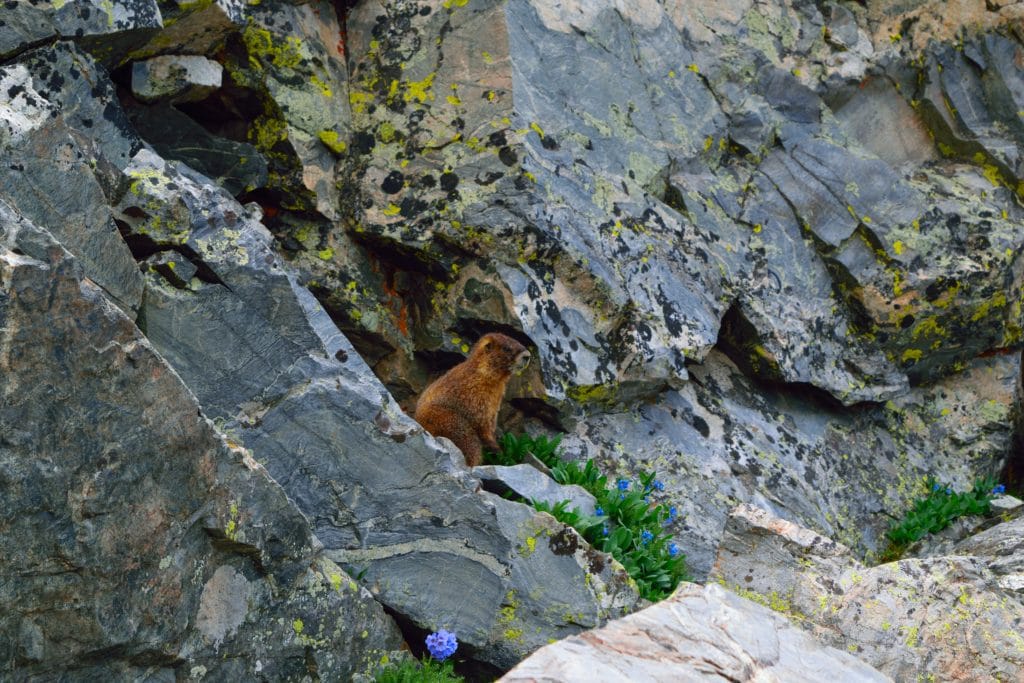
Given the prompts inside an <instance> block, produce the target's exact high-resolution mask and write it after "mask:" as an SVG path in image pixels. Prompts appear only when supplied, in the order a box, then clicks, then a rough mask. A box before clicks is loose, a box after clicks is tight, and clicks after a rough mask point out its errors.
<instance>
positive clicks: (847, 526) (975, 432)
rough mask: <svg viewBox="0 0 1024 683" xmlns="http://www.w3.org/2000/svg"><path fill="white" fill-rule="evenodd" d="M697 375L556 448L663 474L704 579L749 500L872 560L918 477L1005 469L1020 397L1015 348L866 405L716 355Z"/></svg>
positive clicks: (692, 561)
mask: <svg viewBox="0 0 1024 683" xmlns="http://www.w3.org/2000/svg"><path fill="white" fill-rule="evenodd" d="M690 372H691V377H692V381H691V382H689V383H688V384H687V385H686V386H684V387H683V388H681V389H679V390H678V391H671V392H667V393H666V394H664V395H663V396H662V397H660V398H659V399H658V400H657V401H651V402H648V403H646V404H641V405H636V406H630V407H625V406H622V407H619V408H617V409H613V410H606V411H604V412H602V413H601V414H594V415H590V416H589V417H588V418H587V419H586V420H584V421H581V422H580V423H579V425H577V427H576V428H575V430H574V431H573V432H572V433H571V434H569V435H568V436H566V438H565V439H563V441H562V444H563V447H564V451H565V453H566V456H567V457H571V458H578V459H584V458H595V459H597V460H598V461H599V462H600V463H601V464H602V465H603V466H604V468H605V470H606V471H609V472H615V473H616V474H618V475H619V476H623V477H627V478H629V477H632V476H634V475H635V474H636V473H637V472H638V471H642V470H657V472H658V477H659V479H661V480H662V481H663V482H664V483H665V491H664V493H663V494H661V495H662V496H663V500H664V502H667V503H668V504H670V505H674V506H676V507H677V508H678V510H679V516H678V518H677V520H676V522H674V523H673V526H672V529H673V531H674V533H675V534H676V535H677V536H678V537H679V539H681V540H680V545H681V546H682V547H683V548H684V549H685V550H686V553H687V560H688V562H689V565H690V567H691V570H692V572H693V575H694V576H696V577H700V578H703V577H705V576H706V575H707V572H708V570H710V568H711V565H712V563H713V561H714V558H715V554H716V552H717V548H718V544H719V540H720V539H721V535H722V531H723V529H724V527H725V523H726V519H727V517H728V515H729V511H730V509H731V508H732V507H734V506H735V505H736V504H737V503H741V502H743V503H750V504H753V505H757V506H759V507H762V508H765V509H767V510H770V511H771V512H772V513H773V514H776V515H778V516H780V517H782V518H784V519H788V520H790V521H792V522H796V523H799V524H800V525H801V526H805V527H808V528H812V529H815V530H817V531H818V532H819V533H822V534H824V535H825V536H828V537H831V538H835V539H837V540H840V541H842V542H843V543H844V544H846V545H847V546H848V547H850V548H851V549H853V550H854V551H855V552H856V553H857V554H858V555H860V556H861V557H867V558H871V557H873V556H877V555H878V554H879V553H880V552H881V551H882V550H883V549H884V547H885V544H886V541H885V531H886V530H887V528H888V525H889V521H890V520H891V519H892V518H894V517H897V516H899V515H900V514H902V513H903V511H904V510H905V509H907V507H908V506H909V505H910V503H911V501H912V500H913V499H914V498H916V497H918V496H919V495H920V494H921V486H922V484H921V481H922V479H923V478H924V477H926V476H929V475H931V476H934V477H935V478H937V479H940V480H942V481H944V482H948V483H950V484H953V485H955V486H957V487H958V488H961V489H967V488H970V486H971V485H972V484H973V482H974V480H975V478H976V477H978V476H990V475H995V474H996V473H997V472H998V471H999V469H1000V468H1001V467H1002V466H1003V464H1005V462H1006V458H1007V454H1008V453H1009V452H1010V450H1011V445H1012V443H1013V438H1014V429H1013V416H1014V415H1015V414H1016V413H1017V411H1018V410H1019V408H1018V406H1019V405H1020V400H1021V399H1020V395H1019V387H1018V386H1017V378H1018V376H1019V375H1020V358H1019V355H1018V354H1013V355H997V356H991V357H988V358H980V359H977V360H975V361H973V362H972V363H971V364H970V365H969V366H968V368H967V369H965V370H964V372H962V373H961V374H959V375H956V376H954V377H950V378H948V379H945V380H943V381H941V382H938V383H936V384H934V385H932V386H929V387H919V388H916V389H913V390H911V391H909V392H908V393H907V394H906V395H904V396H902V397H900V398H897V399H894V400H891V401H888V402H887V403H886V404H885V405H884V406H862V407H861V408H859V409H858V410H842V409H840V408H839V407H837V406H836V404H835V403H829V402H828V401H826V400H823V399H822V397H821V396H820V395H819V394H817V393H815V392H808V391H805V392H800V391H793V390H787V389H786V388H783V387H776V388H774V389H768V388H766V387H764V386H763V385H758V384H756V383H754V382H752V381H751V380H750V378H749V377H747V376H745V375H744V374H743V373H742V372H741V371H740V370H739V368H738V367H737V366H736V365H735V364H734V363H732V362H731V361H730V360H729V359H728V358H727V357H725V356H724V355H723V354H721V353H719V352H717V351H714V352H712V353H710V354H708V356H707V358H706V359H705V361H704V363H703V364H702V365H700V366H693V367H691V369H690Z"/></svg>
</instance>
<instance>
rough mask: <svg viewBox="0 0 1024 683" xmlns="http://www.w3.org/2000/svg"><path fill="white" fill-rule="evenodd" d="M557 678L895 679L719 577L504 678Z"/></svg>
mask: <svg viewBox="0 0 1024 683" xmlns="http://www.w3.org/2000/svg"><path fill="white" fill-rule="evenodd" d="M499 680H500V681H501V683H533V682H536V683H542V682H544V683H546V682H550V683H554V682H555V681H584V680H585V681H594V682H595V683H613V682H615V681H650V682H652V683H655V682H657V683H669V682H670V681H671V682H675V681H679V682H682V681H686V682H689V681H723V682H724V681H766V682H769V681H770V682H772V683H784V682H785V683H797V682H806V683H811V682H812V681H825V680H833V681H851V683H852V682H854V681H856V682H857V683H868V681H890V680H892V679H890V678H889V677H888V676H885V675H883V674H881V673H879V672H878V671H876V670H875V669H872V668H871V667H870V666H868V665H866V664H864V663H863V662H861V661H859V660H858V659H857V658H856V657H854V656H853V655H851V654H849V653H846V652H841V651H839V650H837V649H834V648H831V647H826V646H822V645H820V644H818V643H816V642H815V641H814V639H813V638H811V637H810V636H809V635H807V634H806V633H804V632H802V631H801V630H800V629H798V628H796V627H795V626H793V625H791V624H789V623H787V622H786V620H785V619H783V618H782V617H780V616H779V615H777V614H774V613H773V612H771V611H770V610H768V609H766V608H764V607H761V606H760V605H756V604H754V603H753V602H750V601H749V600H744V599H743V598H740V597H738V596H736V595H734V594H732V593H730V592H728V591H725V590H723V589H722V588H721V587H719V586H716V585H714V584H710V585H707V586H698V585H696V584H689V583H684V584H682V585H680V587H679V588H678V589H677V590H676V592H675V594H674V595H673V596H672V597H670V598H668V599H666V600H664V601H662V602H660V603H658V604H657V605H654V606H652V607H648V608H647V609H644V610H641V611H639V612H637V613H636V614H631V615H629V616H628V617H624V618H622V619H618V620H616V621H614V622H612V623H610V624H608V625H607V626H604V627H602V628H599V629H595V630H593V631H588V632H587V633H585V634H583V635H579V636H573V637H571V638H566V639H565V640H563V641H561V642H558V643H555V644H553V645H548V646H547V647H545V648H543V649H541V650H539V651H538V652H536V653H534V654H533V655H532V656H531V657H529V658H528V659H527V660H526V661H524V662H523V663H521V664H520V665H519V666H517V667H516V668H514V669H512V671H510V672H508V673H507V674H506V675H505V676H503V677H502V678H501V679H499Z"/></svg>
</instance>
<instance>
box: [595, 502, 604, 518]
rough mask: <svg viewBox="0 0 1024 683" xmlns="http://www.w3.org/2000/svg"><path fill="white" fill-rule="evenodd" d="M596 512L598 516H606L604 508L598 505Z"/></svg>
mask: <svg viewBox="0 0 1024 683" xmlns="http://www.w3.org/2000/svg"><path fill="white" fill-rule="evenodd" d="M594 514H595V515H597V516H598V517H604V508H603V507H601V506H600V505H598V506H597V507H596V508H594Z"/></svg>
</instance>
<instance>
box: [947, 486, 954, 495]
mask: <svg viewBox="0 0 1024 683" xmlns="http://www.w3.org/2000/svg"><path fill="white" fill-rule="evenodd" d="M952 493H953V489H952V488H950V487H948V486H947V487H946V495H951V494H952Z"/></svg>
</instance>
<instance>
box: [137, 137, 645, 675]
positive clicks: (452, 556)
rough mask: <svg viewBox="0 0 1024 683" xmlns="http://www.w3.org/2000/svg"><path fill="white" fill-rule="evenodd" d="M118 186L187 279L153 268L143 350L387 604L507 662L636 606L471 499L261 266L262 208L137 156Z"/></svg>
mask: <svg viewBox="0 0 1024 683" xmlns="http://www.w3.org/2000/svg"><path fill="white" fill-rule="evenodd" d="M126 173H127V174H128V176H129V177H130V178H135V179H136V180H135V181H133V190H132V191H130V192H129V193H127V194H126V195H125V197H124V198H123V200H122V202H121V203H120V205H119V206H118V207H117V211H118V215H119V216H121V217H122V219H123V220H124V221H125V222H126V223H128V224H129V225H131V229H132V230H133V231H135V232H136V233H138V234H139V235H145V236H146V237H147V239H149V240H152V242H153V243H154V244H155V245H157V246H158V247H159V248H162V249H164V250H167V251H172V252H173V253H174V254H176V258H178V259H181V260H187V261H189V262H191V263H192V264H193V265H194V266H196V274H195V275H194V276H193V277H191V278H190V279H189V280H188V281H187V282H186V281H185V280H184V278H178V277H173V276H168V273H167V270H166V269H161V268H154V269H152V270H150V272H149V275H148V277H147V284H148V287H147V292H146V297H145V301H144V304H143V307H142V310H141V311H140V325H141V326H142V328H143V330H144V331H145V333H146V335H147V337H148V338H149V339H150V341H152V343H153V344H154V345H155V346H156V348H157V349H159V350H160V353H161V354H162V355H163V356H164V357H165V358H167V360H168V362H170V363H171V365H172V366H173V367H174V368H175V369H176V370H177V372H178V373H179V374H180V375H181V377H182V379H183V380H184V382H185V383H186V384H187V385H188V386H189V387H190V388H191V389H192V390H193V391H194V392H195V393H196V396H197V398H198V399H199V402H200V404H201V405H202V406H203V409H204V411H205V412H206V413H207V414H208V415H209V416H210V417H211V418H213V419H214V420H217V421H221V422H222V424H223V425H224V429H225V430H226V432H227V433H228V434H231V435H232V436H233V437H234V438H236V439H238V440H239V441H240V442H242V443H244V444H245V445H246V447H248V448H250V449H252V452H253V455H254V457H255V458H256V459H257V460H258V461H259V462H261V463H263V464H264V465H265V466H266V467H267V470H268V471H269V473H270V474H271V476H272V477H273V478H274V479H275V480H276V481H278V482H279V483H280V484H281V486H282V487H283V488H284V490H285V491H286V492H287V493H288V495H289V496H290V497H291V499H292V500H294V501H295V503H296V504H297V505H298V507H299V508H300V509H301V510H302V511H303V512H304V513H305V514H306V515H308V516H309V518H310V520H311V521H312V524H313V528H314V531H315V533H316V535H317V537H318V538H319V539H320V541H322V542H323V544H324V546H325V548H326V551H325V552H326V555H327V556H328V557H330V558H331V559H333V560H335V561H336V562H339V563H341V564H342V565H343V566H345V567H346V568H349V569H350V570H352V572H353V573H357V574H358V575H359V576H361V577H362V579H363V581H364V582H365V584H366V585H367V586H369V587H370V589H371V590H372V591H373V593H374V595H375V596H376V597H377V598H378V599H379V600H381V601H382V602H383V603H384V604H385V605H387V606H388V608H389V609H391V610H393V612H395V613H397V614H399V615H400V616H401V617H402V618H403V619H404V620H408V621H410V622H412V623H413V624H414V625H415V626H416V627H418V628H420V629H425V630H434V629H436V628H439V627H444V628H447V629H448V630H450V631H454V632H456V633H457V634H458V636H459V639H460V641H461V642H463V643H465V644H466V646H467V648H472V650H471V652H473V656H474V657H475V658H477V659H478V660H479V661H483V662H487V663H489V664H492V665H494V666H497V667H508V666H511V665H512V664H514V663H515V662H517V661H518V660H519V659H521V658H522V657H523V656H524V655H525V654H527V653H529V652H531V651H532V650H534V649H536V648H537V647H539V646H540V645H542V644H544V643H545V642H547V640H548V639H550V638H558V637H562V636H565V635H569V634H571V633H575V632H578V631H579V630H581V629H582V628H587V627H591V626H596V625H598V624H600V623H602V622H603V621H605V620H606V619H608V618H612V617H615V616H618V615H620V614H622V613H623V612H624V611H626V610H628V609H630V608H631V607H632V606H634V605H635V604H636V602H637V595H636V592H635V588H633V587H631V585H630V581H629V579H628V577H627V576H626V575H625V573H624V572H623V570H622V568H621V567H620V566H618V564H617V563H615V562H614V561H612V560H611V558H609V557H607V556H605V555H603V554H602V553H598V552H595V551H593V550H591V549H590V548H589V546H587V544H586V543H585V542H584V541H583V540H582V539H580V538H579V537H578V536H577V535H576V533H575V532H574V531H573V530H572V529H570V528H568V527H564V526H563V525H562V524H560V523H557V522H555V520H554V519H552V518H551V517H549V516H547V515H545V514H540V513H536V512H534V511H533V510H532V509H531V508H529V507H527V506H525V505H522V504H519V503H512V502H509V501H505V500H503V499H501V498H500V497H498V496H495V495H492V494H489V493H486V492H481V491H479V490H478V489H479V488H480V484H479V481H478V480H477V479H476V478H474V477H473V476H472V475H470V474H469V472H468V471H467V470H466V469H465V468H464V466H463V465H462V464H461V457H460V456H459V455H458V454H457V452H454V453H453V452H452V451H449V450H445V449H442V448H440V447H438V445H437V443H436V442H435V441H434V440H433V439H432V438H431V437H429V436H428V435H426V434H425V432H423V430H422V429H421V428H420V427H419V426H418V425H417V424H416V423H415V422H413V421H412V419H411V418H409V417H407V416H406V415H405V414H404V413H403V412H402V411H401V409H400V408H399V407H398V405H397V404H396V403H395V401H394V399H393V398H391V396H390V395H389V394H388V392H387V391H386V390H385V389H384V387H383V386H382V385H381V384H380V383H379V382H378V381H377V379H376V378H375V377H374V376H373V374H372V373H371V372H370V370H369V368H368V366H367V365H366V364H365V362H363V361H362V359H361V358H360V357H359V355H358V354H357V353H356V352H355V349H354V348H353V347H352V346H351V344H350V343H349V342H348V340H347V339H345V337H344V336H342V335H341V334H339V332H338V330H337V328H336V327H334V325H333V324H332V322H331V320H330V318H328V316H327V314H326V313H325V312H324V310H323V308H322V307H320V306H319V304H317V302H316V301H315V299H314V298H313V297H312V295H311V294H310V293H309V292H308V291H306V290H305V289H303V288H302V287H301V286H300V285H299V284H298V283H297V281H296V276H295V275H294V274H293V273H292V272H291V271H290V269H289V268H288V267H287V266H286V265H285V264H283V263H282V262H281V260H280V259H279V257H277V256H276V255H275V254H274V252H273V249H272V242H271V236H270V234H269V233H268V232H267V230H266V229H265V228H264V227H263V226H262V225H261V224H260V223H259V220H258V219H259V209H258V208H256V207H254V206H253V205H249V206H248V207H242V206H240V205H239V204H238V203H237V202H235V201H234V200H233V199H232V198H231V197H230V196H229V195H228V194H226V193H225V192H224V191H223V190H220V189H218V188H216V186H215V185H213V184H212V183H211V182H210V181H209V180H208V179H206V178H203V177H202V176H199V175H198V174H196V173H194V172H193V171H191V170H190V169H188V168H187V167H184V166H181V165H179V164H177V163H175V162H167V161H165V160H163V159H161V158H160V157H158V156H156V155H155V154H153V153H152V152H149V151H148V150H143V151H141V152H140V153H139V154H138V155H136V157H135V159H134V160H133V161H132V164H131V165H130V166H129V167H128V168H127V169H126ZM166 226H173V229H171V230H168V229H166ZM182 330H188V333H187V334H182Z"/></svg>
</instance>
